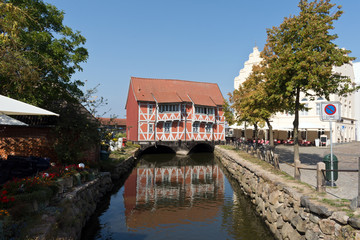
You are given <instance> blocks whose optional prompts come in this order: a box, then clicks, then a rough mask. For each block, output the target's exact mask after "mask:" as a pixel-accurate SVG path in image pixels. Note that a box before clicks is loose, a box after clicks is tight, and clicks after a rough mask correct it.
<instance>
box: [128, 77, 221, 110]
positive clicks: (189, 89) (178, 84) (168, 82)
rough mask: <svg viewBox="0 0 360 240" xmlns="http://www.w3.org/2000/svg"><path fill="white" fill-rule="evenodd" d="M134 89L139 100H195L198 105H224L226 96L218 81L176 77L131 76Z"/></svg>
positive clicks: (172, 101) (165, 101) (161, 101)
mask: <svg viewBox="0 0 360 240" xmlns="http://www.w3.org/2000/svg"><path fill="white" fill-rule="evenodd" d="M130 85H131V86H132V91H133V93H134V95H135V98H136V100H137V101H145V102H154V101H155V99H156V101H157V102H158V103H176V102H194V104H196V105H203V106H217V105H222V104H223V102H224V98H223V96H222V94H221V91H220V89H219V87H218V85H217V84H216V83H206V82H191V81H184V80H174V79H153V78H137V77H131V83H130Z"/></svg>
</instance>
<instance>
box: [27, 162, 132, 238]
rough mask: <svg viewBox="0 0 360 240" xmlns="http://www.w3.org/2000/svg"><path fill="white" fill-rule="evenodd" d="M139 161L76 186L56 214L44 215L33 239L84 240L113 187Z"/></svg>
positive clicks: (63, 198) (58, 205) (123, 164)
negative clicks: (91, 220)
mask: <svg viewBox="0 0 360 240" xmlns="http://www.w3.org/2000/svg"><path fill="white" fill-rule="evenodd" d="M135 162H136V158H134V157H130V158H129V159H127V160H126V161H124V162H122V163H121V164H119V165H118V166H117V167H116V168H115V169H114V170H113V171H112V172H111V173H109V172H103V173H100V174H99V176H98V177H97V178H95V179H94V180H93V181H90V182H87V183H85V184H82V185H80V186H78V187H74V188H73V189H72V191H71V192H68V193H64V195H63V196H62V197H61V200H60V201H59V204H56V206H55V208H56V213H53V214H51V213H50V214H44V215H43V216H42V221H41V224H40V225H39V226H37V227H36V228H34V229H33V231H32V232H33V233H32V234H31V235H32V236H31V239H44V240H45V239H66V240H75V239H80V237H81V231H82V228H83V227H84V226H85V224H86V222H87V221H88V220H89V218H90V217H91V215H92V214H93V213H94V212H95V210H96V207H97V204H98V203H99V202H100V201H101V199H102V197H103V196H104V195H105V194H107V193H108V192H109V191H111V190H112V188H113V185H114V184H113V182H114V181H116V180H119V179H120V178H121V177H122V176H124V175H126V174H127V173H128V172H130V171H131V170H132V169H133V167H134V166H135Z"/></svg>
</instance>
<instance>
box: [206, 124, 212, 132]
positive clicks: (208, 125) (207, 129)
mask: <svg viewBox="0 0 360 240" xmlns="http://www.w3.org/2000/svg"><path fill="white" fill-rule="evenodd" d="M211 129H212V124H211V123H207V124H206V125H205V131H206V133H211Z"/></svg>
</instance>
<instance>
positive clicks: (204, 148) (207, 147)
mask: <svg viewBox="0 0 360 240" xmlns="http://www.w3.org/2000/svg"><path fill="white" fill-rule="evenodd" d="M203 152H207V153H212V152H214V146H213V145H211V144H209V143H198V144H196V145H195V146H193V147H192V148H191V149H190V151H189V154H192V153H203Z"/></svg>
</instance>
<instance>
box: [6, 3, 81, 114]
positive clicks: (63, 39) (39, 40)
mask: <svg viewBox="0 0 360 240" xmlns="http://www.w3.org/2000/svg"><path fill="white" fill-rule="evenodd" d="M63 18H64V13H63V12H62V11H60V10H58V9H57V8H56V7H55V6H53V5H51V4H48V3H45V2H43V1H42V0H2V1H1V2H0V20H1V21H0V55H1V58H0V93H1V94H3V95H6V96H10V97H14V98H16V99H19V100H23V101H26V102H28V103H32V104H35V105H37V106H41V107H46V108H48V109H49V110H56V109H54V108H56V107H57V106H58V104H57V103H56V102H57V100H59V99H66V100H67V101H71V100H72V99H73V98H77V97H79V96H81V95H82V91H81V90H80V89H79V87H80V86H82V85H83V83H82V82H81V81H79V80H72V79H71V77H72V75H73V74H74V73H75V72H76V71H81V70H82V68H81V66H80V64H81V63H84V62H86V60H87V58H88V52H87V50H86V49H85V48H84V47H83V46H82V45H83V44H84V43H85V38H84V37H83V36H82V35H81V34H80V33H79V32H74V31H73V30H72V29H71V28H69V27H67V26H65V25H64V24H63ZM54 103H55V104H54Z"/></svg>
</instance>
